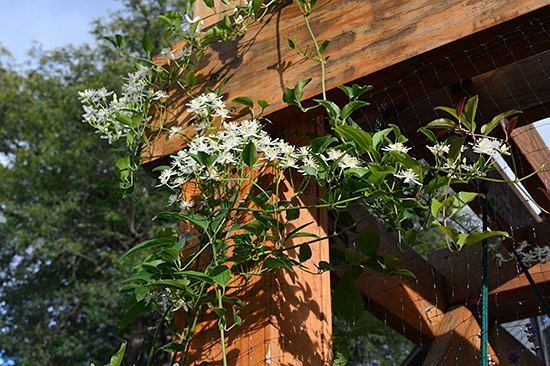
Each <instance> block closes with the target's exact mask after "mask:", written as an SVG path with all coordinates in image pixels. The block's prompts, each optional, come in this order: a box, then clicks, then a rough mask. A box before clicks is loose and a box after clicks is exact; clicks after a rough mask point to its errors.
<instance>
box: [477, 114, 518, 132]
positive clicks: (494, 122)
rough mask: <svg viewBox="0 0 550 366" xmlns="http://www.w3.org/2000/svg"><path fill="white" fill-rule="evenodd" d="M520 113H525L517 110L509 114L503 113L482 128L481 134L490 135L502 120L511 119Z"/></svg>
mask: <svg viewBox="0 0 550 366" xmlns="http://www.w3.org/2000/svg"><path fill="white" fill-rule="evenodd" d="M519 113H523V112H522V111H517V110H512V111H508V112H504V113H501V114H499V115H496V116H495V117H493V119H492V120H491V122H489V123H487V124H484V125H483V126H481V133H482V134H483V135H488V134H489V133H491V131H492V130H493V129H494V128H495V127H496V126H497V125H498V124H499V123H500V120H501V119H503V118H508V117H511V116H513V115H515V114H519Z"/></svg>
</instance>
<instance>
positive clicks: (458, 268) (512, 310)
mask: <svg viewBox="0 0 550 366" xmlns="http://www.w3.org/2000/svg"><path fill="white" fill-rule="evenodd" d="M503 251H505V250H504V249H503ZM480 258H481V246H480V245H476V246H473V247H471V248H467V249H464V250H462V251H461V252H460V253H450V252H449V251H448V250H447V249H442V250H438V251H435V252H432V253H430V254H429V262H430V263H431V264H432V265H433V266H434V267H435V268H436V269H437V270H438V271H439V272H440V273H441V274H442V275H443V276H444V277H445V278H446V280H447V288H448V290H449V293H448V298H447V301H448V303H449V304H464V303H468V304H470V305H471V306H472V307H475V306H477V305H478V303H479V302H480V296H481V261H480ZM529 273H530V274H531V276H532V277H533V279H534V281H535V283H536V284H537V286H538V287H539V288H540V290H541V291H542V293H543V295H544V296H546V297H550V264H548V263H544V264H540V265H535V266H532V267H531V268H530V269H529ZM488 287H489V317H490V319H492V320H495V321H498V322H505V321H508V320H517V319H524V318H527V317H530V316H533V315H540V314H542V313H544V310H541V306H540V302H539V299H538V298H537V295H536V294H535V292H534V290H533V289H532V288H531V285H530V284H529V281H528V280H527V278H526V277H525V275H524V274H522V273H519V272H518V269H517V266H516V264H515V261H509V262H505V263H503V264H502V265H501V266H499V265H498V263H497V262H496V261H495V260H490V261H489V276H488ZM547 301H548V300H547Z"/></svg>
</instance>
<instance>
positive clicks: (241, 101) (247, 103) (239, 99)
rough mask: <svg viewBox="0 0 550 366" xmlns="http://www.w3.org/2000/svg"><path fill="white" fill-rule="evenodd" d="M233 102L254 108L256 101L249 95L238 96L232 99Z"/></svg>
mask: <svg viewBox="0 0 550 366" xmlns="http://www.w3.org/2000/svg"><path fill="white" fill-rule="evenodd" d="M231 102H232V103H237V104H242V105H244V106H247V107H248V108H250V109H251V110H252V109H254V102H253V101H252V99H250V98H249V97H237V98H235V99H233V100H231Z"/></svg>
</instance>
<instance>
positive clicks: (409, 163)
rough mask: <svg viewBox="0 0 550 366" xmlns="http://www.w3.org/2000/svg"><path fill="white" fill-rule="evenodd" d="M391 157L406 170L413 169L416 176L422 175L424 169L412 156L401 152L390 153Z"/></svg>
mask: <svg viewBox="0 0 550 366" xmlns="http://www.w3.org/2000/svg"><path fill="white" fill-rule="evenodd" d="M390 156H391V157H392V158H394V159H395V160H396V161H398V162H399V163H401V165H403V167H405V169H413V170H414V172H415V173H416V174H418V175H420V176H421V175H422V167H421V166H420V163H418V161H416V160H414V159H413V158H412V157H411V156H410V155H408V154H405V153H403V152H401V151H390Z"/></svg>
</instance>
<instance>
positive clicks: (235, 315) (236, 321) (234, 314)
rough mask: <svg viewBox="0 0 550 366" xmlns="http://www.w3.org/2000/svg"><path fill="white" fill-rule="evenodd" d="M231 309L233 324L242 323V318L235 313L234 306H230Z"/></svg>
mask: <svg viewBox="0 0 550 366" xmlns="http://www.w3.org/2000/svg"><path fill="white" fill-rule="evenodd" d="M231 308H232V309H233V319H234V322H235V325H240V324H241V323H242V321H243V320H242V319H241V317H240V316H238V315H237V309H235V307H234V306H232V307H231Z"/></svg>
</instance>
